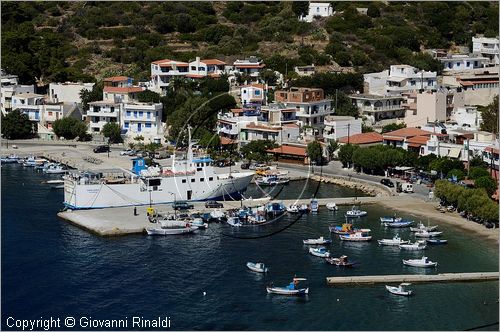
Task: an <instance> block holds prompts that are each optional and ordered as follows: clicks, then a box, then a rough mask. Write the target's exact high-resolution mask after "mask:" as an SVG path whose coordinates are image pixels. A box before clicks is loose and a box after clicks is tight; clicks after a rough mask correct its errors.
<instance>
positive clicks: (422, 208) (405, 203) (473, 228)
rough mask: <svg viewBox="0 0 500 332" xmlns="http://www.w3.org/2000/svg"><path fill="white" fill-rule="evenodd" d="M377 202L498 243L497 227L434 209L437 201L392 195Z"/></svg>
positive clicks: (498, 232) (499, 231)
mask: <svg viewBox="0 0 500 332" xmlns="http://www.w3.org/2000/svg"><path fill="white" fill-rule="evenodd" d="M379 204H382V205H383V206H385V207H388V208H391V209H394V210H398V211H401V212H405V213H408V214H414V215H417V216H422V217H428V218H432V219H435V220H436V221H439V222H444V223H447V224H449V225H455V226H457V227H460V228H462V229H464V230H467V231H470V232H474V233H476V234H477V235H479V236H481V237H484V238H486V239H488V240H490V241H494V242H495V243H497V244H498V240H499V234H500V229H499V228H495V229H493V228H486V227H484V226H483V225H481V224H478V223H475V222H473V221H469V220H467V219H465V218H462V217H461V216H460V215H459V214H458V213H457V212H446V213H441V212H439V211H437V210H436V206H437V204H438V203H437V202H426V201H423V200H421V199H418V198H412V197H398V198H394V197H392V198H388V199H384V200H380V201H379Z"/></svg>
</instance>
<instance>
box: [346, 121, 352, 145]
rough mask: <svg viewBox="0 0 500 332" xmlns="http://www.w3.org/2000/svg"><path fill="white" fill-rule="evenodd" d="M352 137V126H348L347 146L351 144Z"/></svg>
mask: <svg viewBox="0 0 500 332" xmlns="http://www.w3.org/2000/svg"><path fill="white" fill-rule="evenodd" d="M350 136H351V124H350V123H348V124H347V144H349V142H350Z"/></svg>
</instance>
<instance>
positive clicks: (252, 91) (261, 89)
mask: <svg viewBox="0 0 500 332" xmlns="http://www.w3.org/2000/svg"><path fill="white" fill-rule="evenodd" d="M265 93H266V89H265V86H264V85H263V84H250V85H242V86H240V98H241V104H242V105H243V107H256V108H260V107H261V106H262V105H265V100H266V98H265Z"/></svg>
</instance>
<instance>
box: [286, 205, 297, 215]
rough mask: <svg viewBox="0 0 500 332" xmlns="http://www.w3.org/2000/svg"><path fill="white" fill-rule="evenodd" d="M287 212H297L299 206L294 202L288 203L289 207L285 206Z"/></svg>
mask: <svg viewBox="0 0 500 332" xmlns="http://www.w3.org/2000/svg"><path fill="white" fill-rule="evenodd" d="M286 210H287V212H288V213H299V212H300V211H299V206H298V205H296V204H293V205H290V206H289V207H287V208H286Z"/></svg>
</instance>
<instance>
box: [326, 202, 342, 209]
mask: <svg viewBox="0 0 500 332" xmlns="http://www.w3.org/2000/svg"><path fill="white" fill-rule="evenodd" d="M326 208H327V209H328V210H330V211H337V210H338V209H339V207H338V206H337V204H335V203H334V202H330V203H326Z"/></svg>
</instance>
